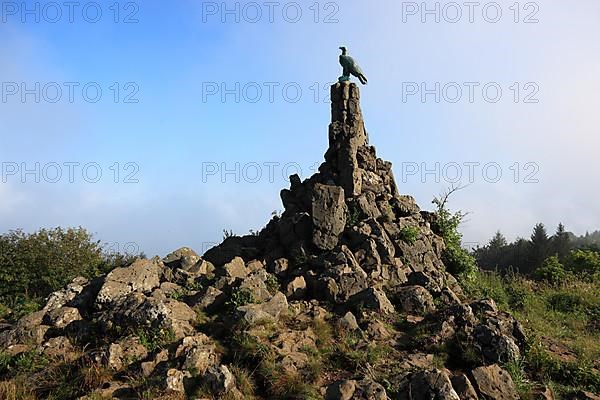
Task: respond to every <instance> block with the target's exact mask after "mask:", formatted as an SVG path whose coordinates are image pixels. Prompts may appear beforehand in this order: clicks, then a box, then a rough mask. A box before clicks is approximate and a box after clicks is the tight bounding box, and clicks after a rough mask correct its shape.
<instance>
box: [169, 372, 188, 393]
mask: <svg viewBox="0 0 600 400" xmlns="http://www.w3.org/2000/svg"><path fill="white" fill-rule="evenodd" d="M191 377H192V374H190V373H189V372H188V371H179V370H178V369H175V368H171V369H169V370H168V371H167V378H166V387H167V390H172V391H174V392H181V393H185V381H186V380H187V379H190V378H191Z"/></svg>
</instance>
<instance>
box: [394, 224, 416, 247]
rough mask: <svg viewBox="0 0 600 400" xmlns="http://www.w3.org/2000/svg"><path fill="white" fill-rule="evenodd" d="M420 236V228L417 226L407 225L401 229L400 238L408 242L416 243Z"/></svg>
mask: <svg viewBox="0 0 600 400" xmlns="http://www.w3.org/2000/svg"><path fill="white" fill-rule="evenodd" d="M418 237H419V228H417V227H416V226H405V227H404V228H402V229H400V233H399V234H398V238H399V239H400V240H402V241H404V242H406V243H408V244H414V243H415V242H416V241H417V238H418Z"/></svg>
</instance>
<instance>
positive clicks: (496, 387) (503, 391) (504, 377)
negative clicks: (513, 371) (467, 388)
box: [471, 364, 519, 400]
mask: <svg viewBox="0 0 600 400" xmlns="http://www.w3.org/2000/svg"><path fill="white" fill-rule="evenodd" d="M471 376H472V378H473V379H472V382H473V385H474V386H475V388H476V389H477V392H478V393H480V394H481V395H482V396H484V397H485V398H490V399H497V400H514V399H518V398H519V395H518V393H517V390H516V388H515V384H514V383H513V380H512V378H511V377H510V374H509V373H508V372H506V371H505V370H503V369H502V368H500V367H499V366H498V365H497V364H494V365H489V366H485V367H479V368H475V369H474V370H473V371H471Z"/></svg>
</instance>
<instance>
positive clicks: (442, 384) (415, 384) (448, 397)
mask: <svg viewBox="0 0 600 400" xmlns="http://www.w3.org/2000/svg"><path fill="white" fill-rule="evenodd" d="M400 399H402V400H412V399H438V400H461V397H459V395H458V393H456V391H455V390H454V388H453V387H452V383H451V382H450V378H449V377H448V374H447V373H446V372H445V371H442V370H439V369H434V370H431V371H421V372H417V373H414V374H412V375H411V376H410V377H409V379H408V381H407V382H406V383H405V386H404V387H403V389H402V391H401V393H400Z"/></svg>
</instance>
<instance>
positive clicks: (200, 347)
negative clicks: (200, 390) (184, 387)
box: [176, 333, 220, 375]
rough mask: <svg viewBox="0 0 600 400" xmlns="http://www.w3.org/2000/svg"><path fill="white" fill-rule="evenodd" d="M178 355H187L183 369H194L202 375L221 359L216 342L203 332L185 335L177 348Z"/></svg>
mask: <svg viewBox="0 0 600 400" xmlns="http://www.w3.org/2000/svg"><path fill="white" fill-rule="evenodd" d="M176 356H177V357H185V360H184V362H183V369H185V370H188V371H190V370H194V371H195V372H196V373H198V374H200V375H202V374H204V373H205V372H206V370H207V369H208V367H210V366H211V365H215V364H217V363H218V362H219V359H220V357H219V355H218V353H217V347H216V345H215V342H214V341H213V340H212V339H210V338H209V337H208V336H206V335H205V334H203V333H199V334H196V335H194V336H188V337H185V338H184V339H183V340H182V343H181V345H180V346H179V347H178V348H177V351H176Z"/></svg>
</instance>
